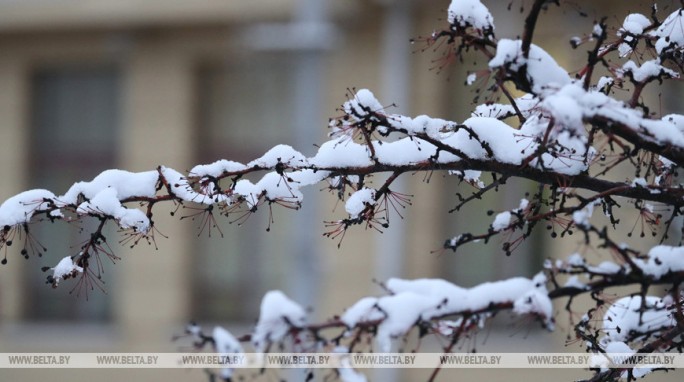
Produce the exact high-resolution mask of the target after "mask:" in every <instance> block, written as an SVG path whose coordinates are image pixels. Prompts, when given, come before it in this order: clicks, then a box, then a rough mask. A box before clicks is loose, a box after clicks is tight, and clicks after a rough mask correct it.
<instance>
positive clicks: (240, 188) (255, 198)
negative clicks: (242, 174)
mask: <svg viewBox="0 0 684 382" xmlns="http://www.w3.org/2000/svg"><path fill="white" fill-rule="evenodd" d="M263 192H264V189H263V188H261V187H259V186H258V185H256V184H254V183H252V182H250V181H249V180H247V179H241V180H239V181H237V182H236V183H235V186H234V187H233V193H234V194H236V195H240V196H241V197H242V198H243V199H244V200H245V202H246V203H247V207H248V208H250V209H251V208H253V207H254V206H256V205H258V204H259V199H260V198H261V195H262V194H263Z"/></svg>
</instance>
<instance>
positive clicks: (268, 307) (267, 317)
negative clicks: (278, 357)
mask: <svg viewBox="0 0 684 382" xmlns="http://www.w3.org/2000/svg"><path fill="white" fill-rule="evenodd" d="M305 322H306V311H305V310H304V308H302V307H301V306H300V305H299V304H297V303H296V302H294V301H292V300H291V299H290V298H289V297H287V296H286V295H285V293H283V292H281V291H279V290H273V291H270V292H268V293H266V294H265V295H264V298H263V299H262V300H261V309H260V311H259V321H258V322H257V324H256V327H255V328H254V332H253V333H252V344H253V345H254V348H255V350H256V351H257V352H259V353H262V352H264V350H266V348H267V347H268V345H269V344H270V343H273V342H278V341H280V340H282V339H283V338H284V337H285V336H286V335H287V333H288V332H289V330H290V328H291V327H297V328H299V327H302V326H303V325H304V323H305Z"/></svg>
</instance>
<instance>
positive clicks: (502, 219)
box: [492, 211, 511, 231]
mask: <svg viewBox="0 0 684 382" xmlns="http://www.w3.org/2000/svg"><path fill="white" fill-rule="evenodd" d="M509 224H511V213H510V212H509V211H504V212H501V213H499V214H497V215H496V217H495V218H494V222H493V223H492V229H493V230H494V231H501V230H503V229H505V228H506V227H508V225H509Z"/></svg>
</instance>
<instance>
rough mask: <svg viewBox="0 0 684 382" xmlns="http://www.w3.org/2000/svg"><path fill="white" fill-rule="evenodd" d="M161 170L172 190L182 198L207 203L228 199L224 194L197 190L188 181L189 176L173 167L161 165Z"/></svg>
mask: <svg viewBox="0 0 684 382" xmlns="http://www.w3.org/2000/svg"><path fill="white" fill-rule="evenodd" d="M160 171H161V173H162V175H163V176H164V178H165V179H166V182H167V183H168V184H169V186H170V187H171V192H173V194H174V195H176V196H177V197H179V198H181V199H182V200H185V201H188V202H194V203H199V204H207V205H208V204H214V203H220V202H225V201H228V197H227V196H226V195H224V194H220V193H219V194H211V195H208V194H202V193H199V192H196V191H195V190H193V189H192V187H191V186H190V184H189V183H188V178H187V177H185V176H184V175H183V174H181V173H180V172H178V171H176V170H174V169H172V168H169V167H164V166H161V167H160Z"/></svg>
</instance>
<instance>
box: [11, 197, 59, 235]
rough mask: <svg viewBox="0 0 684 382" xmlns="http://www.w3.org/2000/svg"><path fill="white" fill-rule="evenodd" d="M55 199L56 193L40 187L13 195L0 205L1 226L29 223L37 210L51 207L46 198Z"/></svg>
mask: <svg viewBox="0 0 684 382" xmlns="http://www.w3.org/2000/svg"><path fill="white" fill-rule="evenodd" d="M54 199H55V194H53V193H52V192H50V191H48V190H40V189H37V190H29V191H24V192H22V193H20V194H17V195H14V196H12V197H11V198H9V199H7V200H5V201H4V202H3V203H2V205H0V227H5V226H9V227H11V226H14V225H17V224H22V223H28V222H29V221H30V220H31V217H32V216H33V215H34V214H35V213H36V212H39V211H44V210H47V209H48V208H49V204H50V203H49V202H46V201H45V200H54Z"/></svg>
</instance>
